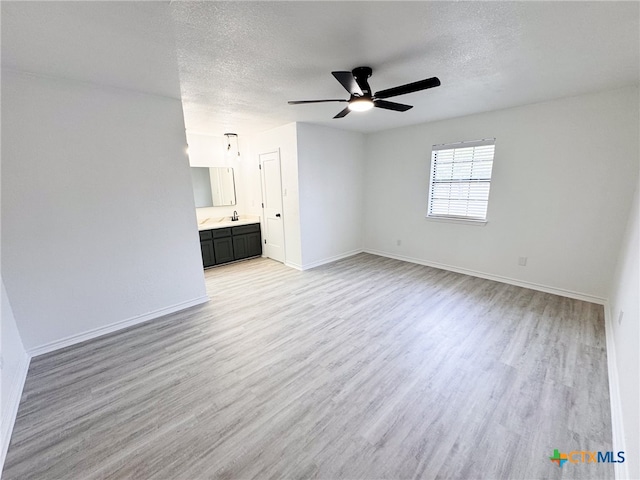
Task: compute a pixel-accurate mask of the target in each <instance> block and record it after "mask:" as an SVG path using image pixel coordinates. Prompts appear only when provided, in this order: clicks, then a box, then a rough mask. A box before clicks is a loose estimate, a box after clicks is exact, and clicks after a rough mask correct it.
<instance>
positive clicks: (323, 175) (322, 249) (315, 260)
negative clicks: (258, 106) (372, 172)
mask: <svg viewBox="0 0 640 480" xmlns="http://www.w3.org/2000/svg"><path fill="white" fill-rule="evenodd" d="M297 125H298V177H299V190H300V228H301V239H302V266H303V268H310V267H313V266H315V265H320V264H322V263H327V262H330V261H332V260H336V259H338V258H342V257H345V256H348V255H353V254H355V253H358V252H361V251H362V224H363V221H364V220H363V201H364V184H363V181H364V142H365V136H364V135H363V134H362V133H357V132H348V131H345V130H337V129H335V128H328V127H321V126H318V125H311V124H306V123H298V124H297Z"/></svg>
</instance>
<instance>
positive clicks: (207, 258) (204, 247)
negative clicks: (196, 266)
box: [200, 240, 216, 268]
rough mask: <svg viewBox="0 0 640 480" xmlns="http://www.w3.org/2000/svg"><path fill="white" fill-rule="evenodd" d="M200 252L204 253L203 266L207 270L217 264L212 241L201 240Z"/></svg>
mask: <svg viewBox="0 0 640 480" xmlns="http://www.w3.org/2000/svg"><path fill="white" fill-rule="evenodd" d="M200 250H201V251H202V265H203V266H204V267H205V268H206V267H210V266H212V265H215V264H216V259H215V255H214V253H213V241H212V240H200Z"/></svg>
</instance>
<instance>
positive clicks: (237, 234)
mask: <svg viewBox="0 0 640 480" xmlns="http://www.w3.org/2000/svg"><path fill="white" fill-rule="evenodd" d="M198 230H199V231H200V249H201V250H202V264H203V265H204V267H205V268H207V267H213V266H214V265H221V264H223V263H229V262H233V261H235V260H243V259H245V258H251V257H257V256H260V255H262V235H261V233H260V221H259V218H258V217H252V216H242V217H240V219H239V220H237V221H231V219H230V218H229V217H224V218H221V219H218V220H216V219H211V218H208V219H206V220H204V221H201V222H200V224H199V225H198Z"/></svg>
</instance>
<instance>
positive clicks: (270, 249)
mask: <svg viewBox="0 0 640 480" xmlns="http://www.w3.org/2000/svg"><path fill="white" fill-rule="evenodd" d="M259 157H260V172H261V177H262V213H263V218H264V227H265V235H264V237H265V245H264V246H265V255H266V256H267V257H269V258H273V259H274V260H277V261H279V262H282V263H284V261H285V257H284V223H283V219H282V179H281V177H280V152H270V153H261V154H260V155H259Z"/></svg>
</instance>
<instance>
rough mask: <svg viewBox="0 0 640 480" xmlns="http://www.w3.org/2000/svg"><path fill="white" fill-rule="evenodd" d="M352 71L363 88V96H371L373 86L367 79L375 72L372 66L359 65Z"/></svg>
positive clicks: (361, 88)
mask: <svg viewBox="0 0 640 480" xmlns="http://www.w3.org/2000/svg"><path fill="white" fill-rule="evenodd" d="M351 73H352V74H353V78H355V80H356V83H357V84H358V86H359V87H360V90H362V94H363V95H362V96H363V97H369V98H371V87H370V86H369V82H368V81H367V79H368V78H369V77H370V76H371V74H372V73H373V70H372V69H371V67H357V68H354V69H353V70H352V71H351Z"/></svg>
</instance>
